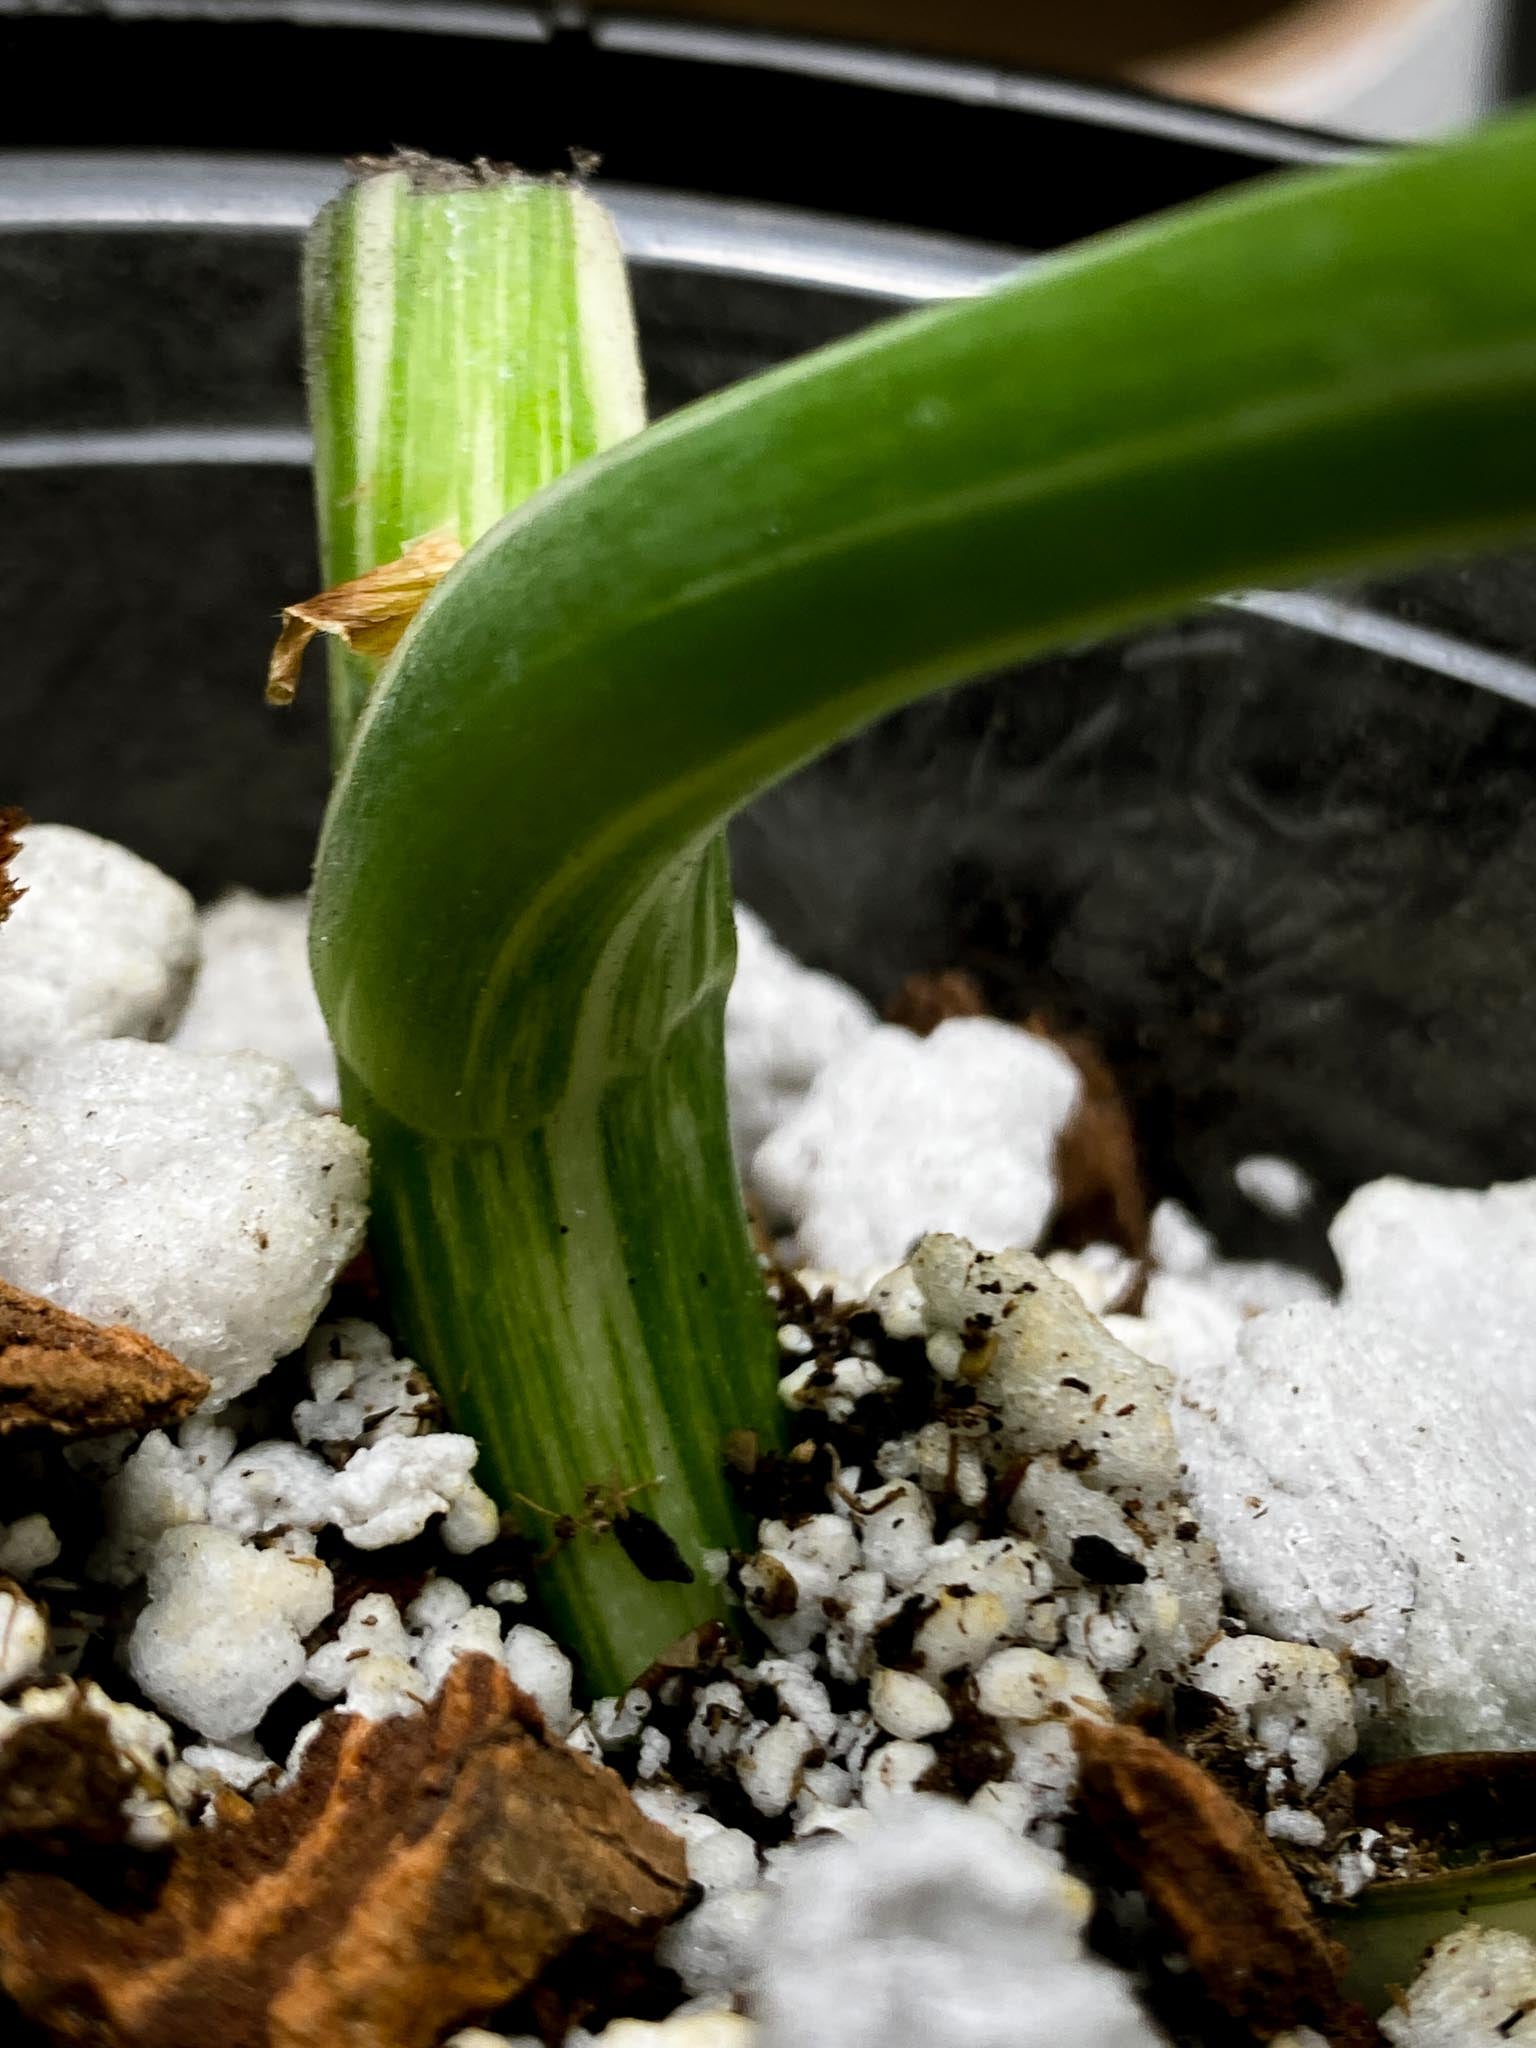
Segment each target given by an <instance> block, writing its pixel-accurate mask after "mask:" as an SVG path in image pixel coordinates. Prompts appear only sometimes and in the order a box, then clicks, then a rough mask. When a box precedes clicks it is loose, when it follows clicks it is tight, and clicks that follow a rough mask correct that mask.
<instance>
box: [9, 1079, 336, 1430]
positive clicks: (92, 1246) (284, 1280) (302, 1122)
mask: <svg viewBox="0 0 1536 2048" xmlns="http://www.w3.org/2000/svg"><path fill="white" fill-rule="evenodd" d="M367 1157H368V1154H367V1146H366V1144H365V1143H364V1141H363V1139H362V1138H360V1137H359V1136H358V1135H357V1133H356V1132H355V1131H353V1130H350V1129H349V1128H348V1127H347V1126H346V1125H345V1124H343V1123H342V1122H341V1121H340V1120H339V1119H338V1118H336V1117H332V1116H321V1115H319V1114H318V1113H317V1112H316V1110H315V1108H314V1105H313V1104H312V1103H311V1101H310V1100H309V1097H308V1096H307V1095H305V1093H304V1091H303V1090H302V1089H301V1088H300V1087H299V1086H298V1084H297V1083H296V1082H295V1081H294V1080H293V1078H292V1077H291V1075H289V1074H288V1073H287V1072H286V1070H285V1069H284V1068H282V1067H280V1066H278V1065H277V1063H276V1062H275V1061H272V1060H266V1059H261V1058H259V1057H257V1056H256V1055H255V1054H251V1053H235V1054H213V1053H189V1052H180V1051H177V1050H176V1049H175V1048H173V1047H171V1046H164V1045H143V1044H139V1043H136V1042H135V1041H133V1040H131V1039H118V1040H113V1041H110V1042H107V1043H104V1044H98V1045H81V1046H76V1047H73V1048H71V1049H69V1050H67V1051H63V1052H57V1053H49V1054H44V1055H43V1056H41V1057H40V1058H38V1059H35V1060H32V1061H30V1062H29V1063H28V1064H27V1065H26V1066H24V1067H22V1068H20V1069H19V1070H18V1071H17V1072H16V1073H15V1074H13V1075H11V1076H9V1077H8V1078H6V1079H3V1080H0V1273H4V1275H5V1277H6V1278H7V1279H8V1280H10V1281H12V1282H13V1283H14V1284H15V1285H16V1286H18V1287H24V1288H27V1289H29V1290H30V1291H31V1292H32V1293H34V1294H41V1295H45V1296H46V1297H47V1298H48V1299H49V1300H50V1301H56V1302H58V1303H59V1304H60V1306H61V1307H64V1308H68V1309H72V1310H73V1311H74V1312H75V1313H76V1314H78V1315H85V1316H90V1317H92V1318H93V1319H94V1320H95V1321H97V1322H103V1323H127V1324H128V1325H129V1326H130V1327H131V1328H133V1329H136V1330H140V1331H142V1332H143V1333H144V1334H145V1335H146V1336H149V1337H152V1338H153V1339H154V1340H155V1342H156V1343H157V1344H163V1345H164V1346H165V1348H166V1349H167V1350H168V1351H171V1352H173V1353H174V1354H175V1356H176V1357H178V1358H179V1359H181V1360H182V1362H183V1363H184V1364H186V1365H190V1366H192V1367H194V1368H195V1369H196V1370H197V1371H199V1372H203V1373H206V1374H207V1376H208V1378H209V1379H210V1380H211V1381H212V1383H213V1393H212V1395H211V1397H210V1402H209V1405H210V1407H218V1406H221V1405H222V1404H223V1403H224V1402H226V1401H229V1400H231V1399H232V1398H233V1397H234V1396H235V1395H237V1394H240V1393H243V1392H244V1391H245V1390H246V1389H247V1388H248V1387H251V1386H253V1385H254V1384H255V1382H256V1381H257V1380H259V1379H260V1378H261V1377H262V1376H263V1374H265V1373H267V1372H269V1371H270V1370H271V1368H272V1365H273V1364H274V1362H275V1361H276V1360H277V1359H278V1358H279V1357H280V1356H282V1355H283V1354H284V1353H286V1352H289V1351H292V1350H294V1349H296V1348H297V1347H298V1346H299V1345H300V1344H302V1343H303V1342H304V1339H305V1337H306V1336H307V1335H308V1334H309V1331H310V1328H311V1326H312V1325H313V1323H314V1320H315V1317H316V1316H317V1315H318V1313H319V1311H320V1309H321V1308H322V1307H323V1305H324V1303H325V1299H326V1295H327V1292H328V1291H329V1288H330V1285H331V1282H332V1281H333V1280H334V1279H335V1277H336V1275H337V1273H338V1272H340V1270H341V1268H342V1267H343V1266H344V1265H345V1264H346V1262H347V1261H348V1259H350V1258H351V1257H352V1255H353V1254H354V1252H356V1251H357V1249H358V1247H359V1246H360V1245H361V1243H362V1239H363V1228H364V1222H365V1219H366V1214H367Z"/></svg>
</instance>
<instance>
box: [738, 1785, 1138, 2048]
mask: <svg viewBox="0 0 1536 2048" xmlns="http://www.w3.org/2000/svg"><path fill="white" fill-rule="evenodd" d="M1090 1905H1091V1898H1090V1894H1089V1892H1088V1889H1087V1887H1086V1886H1085V1885H1081V1884H1079V1883H1077V1882H1076V1881H1075V1880H1074V1879H1072V1878H1069V1877H1068V1876H1067V1875H1066V1873H1065V1872H1064V1871H1063V1869H1062V1867H1061V1864H1060V1862H1059V1860H1058V1859H1057V1858H1056V1857H1055V1856H1054V1855H1052V1854H1050V1853H1049V1852H1048V1851H1046V1850H1043V1849H1039V1848H1036V1847H1035V1846H1034V1845H1033V1844H1031V1843H1027V1842H1017V1841H1012V1840H1010V1839H1009V1837H1008V1836H1007V1835H1006V1834H1004V1832H1003V1831H1002V1829H1000V1828H998V1827H996V1826H994V1825H993V1824H992V1823H991V1822H989V1821H987V1820H983V1819H981V1818H979V1817H978V1816H976V1815H974V1814H969V1813H965V1812H962V1811H960V1810H958V1809H956V1808H955V1807H952V1806H949V1805H947V1804H945V1803H943V1802H941V1801H938V1800H934V1799H929V1798H924V1797H922V1796H918V1797H914V1798H910V1799H907V1800H904V1801H903V1802H902V1803H901V1804H900V1805H899V1806H898V1807H895V1808H893V1809H891V1810H890V1811H889V1813H888V1814H887V1815H883V1816H882V1817H881V1818H880V1819H879V1820H878V1821H877V1822H876V1823H875V1824H874V1825H873V1826H871V1827H870V1828H869V1829H868V1830H867V1831H866V1832H865V1833H863V1834H862V1835H860V1836H859V1837H858V1838H857V1839H856V1840H843V1841H827V1842H816V1843H812V1844H808V1845H806V1846H804V1847H802V1848H800V1849H798V1850H796V1851H795V1853H794V1856H793V1858H792V1859H791V1860H789V1861H788V1862H787V1863H786V1864H785V1865H784V1866H783V1874H782V1877H781V1882H780V1888H779V1895H778V1898H777V1900H776V1902H775V1904H774V1907H773V1909H772V1911H771V1913H770V1914H768V1915H767V1917H766V1919H765V1921H764V1924H763V1926H762V1928H761V1931H760V1933H759V1936H758V1950H759V1955H758V1966H757V1973H756V1981H755V1984H754V1987H753V1992H752V1996H751V1999H750V2004H751V2007H752V2010H753V2011H754V2013H755V2014H756V2016H757V2018H758V2020H759V2022H760V2025H761V2028H762V2036H761V2038H762V2042H763V2048H935V2044H938V2043H942V2044H943V2048H1156V2044H1157V2042H1158V2039H1159V2037H1158V2035H1157V2034H1156V2033H1155V2031H1154V2030H1153V2029H1152V2027H1151V2026H1150V2025H1149V2024H1148V2022H1147V2021H1146V2019H1145V2018H1144V2017H1143V2016H1142V2014H1141V2013H1140V2011H1139V2010H1138V2008H1137V2006H1136V2002H1135V2000H1134V1998H1133V1997H1132V1995H1131V1991H1130V1988H1129V1985H1128V1983H1127V1981H1126V1979H1125V1978H1123V1977H1122V1976H1120V1975H1119V1973H1118V1972H1116V1971H1115V1970H1112V1969H1111V1968H1110V1967H1109V1966H1108V1965H1107V1964H1105V1963H1101V1962H1099V1961H1098V1960H1097V1959H1095V1958H1094V1957H1092V1956H1090V1955H1089V1954H1088V1953H1087V1951H1086V1950H1085V1948H1084V1946H1083V1928H1084V1926H1085V1925H1086V1923H1087V1919H1088V1913H1089V1908H1090Z"/></svg>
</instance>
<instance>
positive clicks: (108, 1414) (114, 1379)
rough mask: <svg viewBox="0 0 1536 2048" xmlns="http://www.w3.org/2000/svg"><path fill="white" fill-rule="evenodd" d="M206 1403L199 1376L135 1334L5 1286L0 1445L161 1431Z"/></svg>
mask: <svg viewBox="0 0 1536 2048" xmlns="http://www.w3.org/2000/svg"><path fill="white" fill-rule="evenodd" d="M207 1396H208V1382H207V1380H206V1379H204V1377H203V1375H202V1374H201V1373H200V1372H194V1371H193V1370H192V1368H191V1367H190V1366H186V1365H183V1364H182V1363H181V1361H180V1360H179V1359H177V1358H173V1357H172V1356H171V1354H170V1352H169V1351H162V1350H161V1348H160V1346H159V1345H158V1344H152V1343H151V1342H150V1340H149V1339H148V1337H143V1336H141V1335H140V1334H139V1332H138V1331H137V1330H129V1329H125V1328H124V1327H123V1326H122V1325H121V1324H117V1323H112V1324H102V1323H93V1322H90V1321H89V1320H88V1319H87V1318H86V1317H85V1316H76V1315H71V1314H70V1313H69V1311H68V1310H67V1309H62V1308H58V1307H56V1306H55V1305H54V1303H53V1302H51V1301H44V1300H43V1299H42V1297H41V1296H39V1295H36V1294H26V1293H23V1291H22V1289H21V1288H19V1287H12V1286H11V1284H10V1283H9V1281H6V1280H0V1437H4V1436H10V1435H14V1434H16V1433H18V1432H20V1431H23V1430H35V1431H39V1432H46V1433H47V1434H49V1435H51V1436H61V1437H83V1436H110V1435H112V1434H113V1433H114V1432H115V1431H117V1430H120V1429H129V1430H135V1431H139V1432H142V1431H144V1430H149V1429H160V1428H163V1427H164V1426H165V1425H166V1424H167V1423H171V1422H180V1421H181V1419H182V1417H183V1416H186V1415H190V1414H191V1413H192V1411H193V1409H194V1408H196V1407H197V1406H198V1405H199V1403H201V1402H202V1401H204V1400H206V1399H207Z"/></svg>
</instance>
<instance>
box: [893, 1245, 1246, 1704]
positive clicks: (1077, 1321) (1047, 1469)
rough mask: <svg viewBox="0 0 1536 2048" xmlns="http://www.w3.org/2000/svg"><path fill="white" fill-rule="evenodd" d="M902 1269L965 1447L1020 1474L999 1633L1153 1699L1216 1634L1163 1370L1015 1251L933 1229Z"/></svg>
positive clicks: (1213, 1569)
mask: <svg viewBox="0 0 1536 2048" xmlns="http://www.w3.org/2000/svg"><path fill="white" fill-rule="evenodd" d="M910 1271H911V1275H912V1278H913V1280H914V1281H915V1283H916V1285H917V1289H918V1292H919V1294H920V1296H921V1298H922V1302H923V1330H924V1332H925V1333H926V1335H927V1338H928V1349H929V1354H930V1356H932V1355H933V1354H934V1353H935V1351H937V1352H938V1353H939V1356H940V1358H941V1360H943V1361H949V1360H951V1359H953V1360H954V1369H955V1370H956V1371H958V1370H961V1369H963V1370H964V1371H965V1373H966V1377H967V1379H968V1380H969V1382H970V1383H971V1384H972V1385H973V1386H974V1388H975V1391H976V1396H977V1409H976V1415H977V1421H978V1425H979V1429H978V1435H977V1437H976V1440H975V1442H974V1444H973V1446H972V1448H973V1449H974V1450H975V1452H976V1454H977V1455H978V1456H980V1457H982V1458H984V1459H985V1461H986V1463H987V1465H988V1467H989V1468H990V1469H992V1470H994V1471H1002V1470H1008V1469H1016V1468H1017V1467H1018V1466H1020V1465H1023V1466H1024V1467H1025V1469H1024V1476H1023V1478H1022V1479H1021V1480H1020V1481H1019V1483H1018V1485H1017V1486H1016V1488H1015V1491H1014V1493H1013V1497H1012V1501H1011V1504H1010V1508H1009V1518H1010V1520H1011V1521H1012V1522H1013V1524H1014V1526H1015V1528H1016V1529H1017V1530H1018V1531H1019V1534H1020V1538H1021V1539H1027V1541H1023V1542H1020V1544H1019V1549H1020V1550H1021V1551H1023V1552H1027V1553H1028V1559H1029V1560H1033V1561H1034V1562H1031V1563H1030V1568H1029V1573H1028V1578H1029V1584H1028V1586H1027V1587H1026V1584H1025V1582H1024V1580H1023V1579H1022V1578H1021V1579H1020V1583H1019V1586H1018V1589H1017V1592H1016V1594H1015V1596H1014V1597H1015V1601H1016V1607H1015V1611H1014V1612H1013V1613H1011V1614H1010V1616H1009V1621H1008V1626H1007V1629H1006V1631H1005V1632H1000V1633H1006V1634H1007V1635H1008V1636H1010V1637H1012V1638H1013V1639H1014V1640H1018V1639H1019V1638H1020V1637H1027V1638H1028V1639H1029V1640H1031V1641H1033V1642H1034V1643H1036V1644H1038V1645H1039V1646H1040V1647H1041V1648H1044V1649H1049V1650H1055V1649H1057V1648H1058V1647H1060V1646H1059V1645H1058V1643H1057V1641H1056V1632H1057V1629H1058V1627H1060V1628H1061V1632H1062V1635H1063V1638H1064V1646H1065V1649H1066V1651H1067V1652H1068V1654H1069V1655H1070V1657H1071V1658H1072V1659H1074V1660H1076V1661H1078V1662H1080V1663H1083V1664H1086V1665H1088V1666H1089V1667H1090V1668H1091V1669H1092V1670H1093V1671H1095V1672H1097V1673H1098V1675H1099V1677H1100V1678H1101V1679H1102V1680H1103V1681H1104V1682H1105V1683H1106V1684H1107V1686H1108V1687H1109V1690H1110V1691H1111V1693H1112V1694H1114V1695H1115V1696H1116V1697H1118V1698H1121V1699H1134V1698H1138V1697H1141V1696H1144V1695H1146V1694H1149V1693H1156V1692H1158V1691H1159V1690H1162V1689H1165V1688H1166V1687H1167V1686H1168V1685H1169V1684H1170V1683H1172V1682H1173V1680H1174V1679H1175V1678H1176V1677H1177V1676H1178V1675H1179V1673H1180V1671H1181V1670H1182V1668H1183V1667H1184V1665H1185V1664H1186V1662H1187V1660H1188V1659H1189V1658H1190V1657H1191V1656H1192V1655H1193V1654H1194V1653H1195V1652H1196V1651H1197V1650H1200V1649H1202V1648H1203V1647H1204V1646H1205V1645H1206V1644H1207V1643H1208V1642H1209V1641H1210V1640H1211V1638H1212V1637H1213V1636H1214V1634H1215V1633H1216V1625H1217V1621H1218V1619H1219V1616H1220V1605H1221V1601H1220V1594H1221V1585H1220V1576H1219V1572H1218V1568H1217V1563H1216V1556H1215V1553H1214V1551H1213V1550H1212V1548H1211V1545H1210V1543H1209V1542H1208V1541H1206V1539H1205V1537H1204V1535H1203V1534H1202V1533H1201V1531H1200V1528H1199V1526H1198V1523H1197V1522H1196V1520H1195V1518H1194V1517H1193V1516H1192V1514H1191V1512H1190V1508H1189V1504H1188V1502H1187V1500H1186V1498H1185V1493H1184V1484H1183V1471H1182V1467H1181V1465H1180V1461H1179V1453H1178V1447H1177V1445H1176V1443H1175V1440H1174V1434H1173V1425H1172V1422H1171V1420H1170V1416H1169V1393H1170V1388H1171V1379H1170V1375H1169V1374H1168V1372H1167V1371H1166V1369H1165V1368H1163V1367H1160V1366H1157V1365H1153V1364H1151V1363H1149V1361H1148V1360H1146V1359H1144V1358H1140V1357H1138V1356H1137V1355H1136V1354H1135V1353H1134V1352H1132V1351H1129V1350H1127V1349H1126V1347H1125V1346H1124V1345H1123V1344H1121V1343H1120V1342H1118V1341H1117V1339H1116V1338H1115V1337H1114V1336H1112V1335H1111V1334H1110V1332H1109V1330H1108V1329H1106V1328H1105V1326H1104V1324H1102V1323H1101V1322H1099V1321H1098V1320H1097V1319H1096V1318H1095V1317H1094V1316H1092V1315H1090V1314H1089V1312H1088V1310H1087V1308H1086V1307H1085V1306H1084V1304H1083V1302H1082V1299H1081V1297H1080V1296H1079V1295H1078V1294H1077V1292H1076V1291H1075V1289H1074V1288H1072V1287H1071V1286H1070V1285H1069V1284H1068V1283H1067V1282H1066V1281H1064V1280H1061V1279H1059V1278H1058V1277H1057V1276H1056V1274H1054V1273H1053V1272H1052V1271H1051V1270H1050V1268H1049V1267H1048V1266H1047V1265H1046V1264H1045V1263H1044V1262H1043V1261H1042V1260H1040V1259H1037V1258H1034V1257H1032V1256H1031V1255H1030V1254H1028V1253H1026V1252H1008V1253H1003V1254H1001V1255H999V1256H998V1257H996V1258H989V1257H987V1256H985V1255H983V1254H981V1253H979V1252H976V1251H974V1250H973V1249H972V1247H971V1246H970V1245H968V1244H966V1243H965V1242H963V1240H961V1239H960V1238H957V1237H952V1236H948V1235H938V1236H933V1237H929V1238H925V1239H924V1241H923V1242H922V1244H921V1245H919V1246H918V1248H917V1251H916V1252H915V1253H914V1254H913V1257H912V1262H911V1268H910ZM888 1284H889V1283H888ZM896 1291H897V1292H898V1293H899V1288H898V1289H897V1290H896ZM944 1369H945V1366H944V1365H943V1364H941V1366H940V1370H944ZM1024 1561H1025V1560H1023V1559H1022V1558H1018V1557H1016V1558H1015V1559H1014V1560H1013V1561H1012V1563H1011V1566H1010V1569H1011V1570H1012V1571H1013V1572H1015V1573H1017V1572H1019V1570H1020V1567H1021V1564H1022V1563H1023V1562H1024ZM937 1569H938V1567H936V1566H930V1567H929V1575H930V1577H931V1576H932V1575H933V1573H934V1572H935V1571H936V1570H937ZM994 1569H996V1567H994ZM959 1577H960V1579H962V1580H963V1579H965V1574H963V1573H962V1574H960V1575H959ZM955 1582H956V1581H955V1580H954V1579H951V1580H950V1581H949V1582H948V1583H950V1584H953V1583H955ZM966 1582H967V1583H970V1581H966ZM981 1583H982V1582H976V1584H975V1585H974V1586H973V1590H980V1586H981ZM1052 1585H1054V1589H1055V1599H1054V1602H1053V1603H1051V1604H1047V1602H1046V1599H1045V1596H1046V1595H1048V1594H1050V1592H1051V1588H1052ZM920 1640H921V1638H920Z"/></svg>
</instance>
